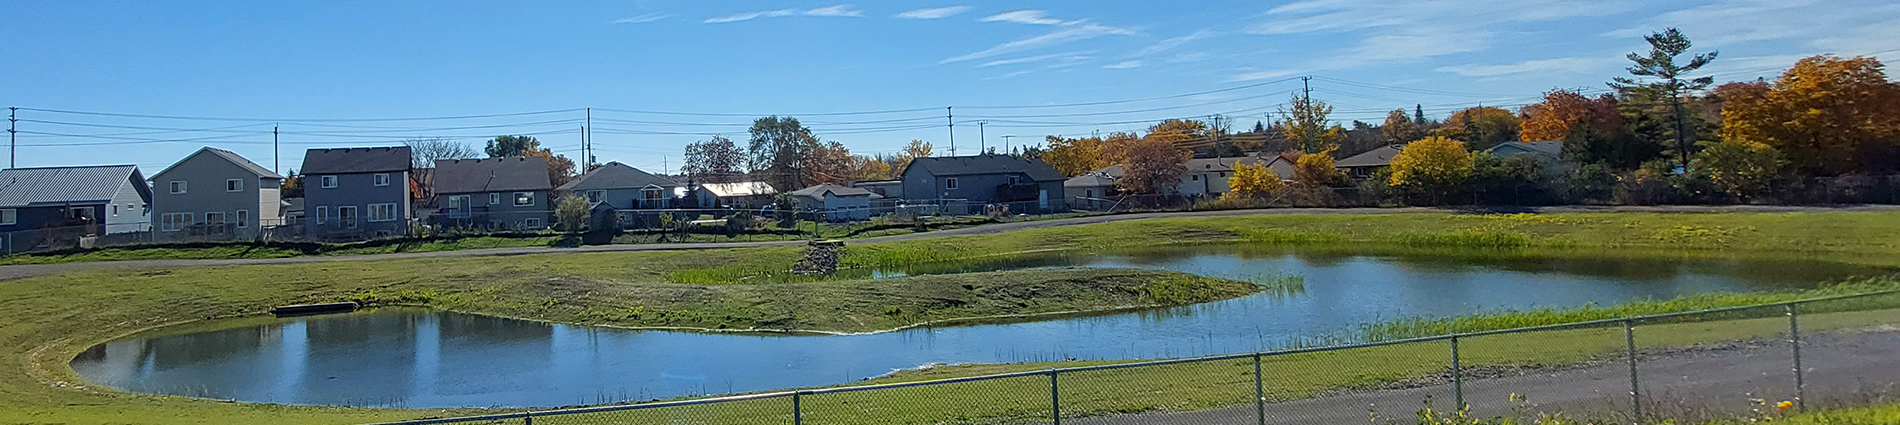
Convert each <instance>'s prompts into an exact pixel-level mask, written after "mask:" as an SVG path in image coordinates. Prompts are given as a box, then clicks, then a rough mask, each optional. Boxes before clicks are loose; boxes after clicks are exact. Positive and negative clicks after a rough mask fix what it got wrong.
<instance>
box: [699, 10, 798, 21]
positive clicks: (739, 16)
mask: <svg viewBox="0 0 1900 425" xmlns="http://www.w3.org/2000/svg"><path fill="white" fill-rule="evenodd" d="M795 14H798V10H797V9H779V10H766V11H759V12H745V13H735V14H731V15H726V16H720V17H714V18H706V20H705V21H704V22H705V23H708V24H723V23H727V22H740V21H750V20H753V19H758V18H777V17H781V16H792V15H795Z"/></svg>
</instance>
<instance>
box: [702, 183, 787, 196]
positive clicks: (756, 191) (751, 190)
mask: <svg viewBox="0 0 1900 425" xmlns="http://www.w3.org/2000/svg"><path fill="white" fill-rule="evenodd" d="M699 187H700V188H701V189H706V191H707V192H711V193H712V194H713V196H715V197H720V198H725V197H731V196H755V195H774V194H778V190H776V189H773V188H772V185H770V184H767V183H765V182H738V183H706V184H701V185H699Z"/></svg>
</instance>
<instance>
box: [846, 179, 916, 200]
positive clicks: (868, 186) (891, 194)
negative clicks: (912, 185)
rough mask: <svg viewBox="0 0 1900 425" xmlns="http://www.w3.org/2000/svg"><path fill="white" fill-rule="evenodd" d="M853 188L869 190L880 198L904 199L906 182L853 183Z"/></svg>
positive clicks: (872, 181) (874, 181) (875, 181)
mask: <svg viewBox="0 0 1900 425" xmlns="http://www.w3.org/2000/svg"><path fill="white" fill-rule="evenodd" d="M851 187H855V188H859V189H864V190H869V191H871V193H875V194H878V196H882V197H885V198H902V197H904V181H903V180H870V181H861V182H856V183H851Z"/></svg>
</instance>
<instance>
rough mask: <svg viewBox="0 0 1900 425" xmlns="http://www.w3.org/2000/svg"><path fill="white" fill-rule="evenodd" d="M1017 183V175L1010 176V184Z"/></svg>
mask: <svg viewBox="0 0 1900 425" xmlns="http://www.w3.org/2000/svg"><path fill="white" fill-rule="evenodd" d="M1016 184H1017V180H1016V176H1009V185H1010V186H1015V185H1016Z"/></svg>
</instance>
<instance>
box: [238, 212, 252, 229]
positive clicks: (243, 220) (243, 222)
mask: <svg viewBox="0 0 1900 425" xmlns="http://www.w3.org/2000/svg"><path fill="white" fill-rule="evenodd" d="M249 221H251V211H250V210H237V227H251V225H250V224H249V223H248V222H249Z"/></svg>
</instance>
